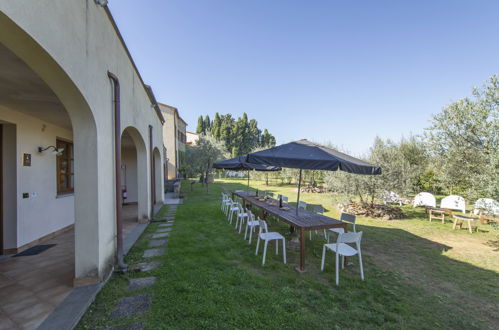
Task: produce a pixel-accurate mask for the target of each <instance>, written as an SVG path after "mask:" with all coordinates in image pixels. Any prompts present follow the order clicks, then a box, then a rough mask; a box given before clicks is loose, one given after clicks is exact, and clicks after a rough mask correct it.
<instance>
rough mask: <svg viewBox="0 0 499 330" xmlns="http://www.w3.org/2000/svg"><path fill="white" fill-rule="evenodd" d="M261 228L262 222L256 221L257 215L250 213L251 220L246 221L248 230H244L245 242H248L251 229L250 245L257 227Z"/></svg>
mask: <svg viewBox="0 0 499 330" xmlns="http://www.w3.org/2000/svg"><path fill="white" fill-rule="evenodd" d="M258 226H260V221H258V220H255V215H254V214H253V213H251V212H249V219H248V221H246V229H245V230H244V240H246V236H247V234H248V229H249V240H248V244H251V237H252V236H253V232H254V231H255V227H258Z"/></svg>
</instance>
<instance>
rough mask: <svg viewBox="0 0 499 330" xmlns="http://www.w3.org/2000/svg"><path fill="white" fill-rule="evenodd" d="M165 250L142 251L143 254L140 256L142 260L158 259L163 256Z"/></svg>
mask: <svg viewBox="0 0 499 330" xmlns="http://www.w3.org/2000/svg"><path fill="white" fill-rule="evenodd" d="M165 252H166V249H165V248H159V249H148V250H145V251H144V254H143V255H142V258H151V257H159V256H162V255H163V254H165Z"/></svg>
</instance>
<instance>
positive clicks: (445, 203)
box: [440, 195, 466, 213]
mask: <svg viewBox="0 0 499 330" xmlns="http://www.w3.org/2000/svg"><path fill="white" fill-rule="evenodd" d="M440 208H441V209H449V210H457V211H461V212H463V213H466V201H465V200H464V198H462V197H461V196H457V195H450V196H447V197H444V198H442V201H441V202H440Z"/></svg>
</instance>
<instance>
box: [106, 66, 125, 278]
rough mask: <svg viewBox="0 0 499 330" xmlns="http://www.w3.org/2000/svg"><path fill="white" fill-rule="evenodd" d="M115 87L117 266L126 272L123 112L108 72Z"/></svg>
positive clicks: (112, 77)
mask: <svg viewBox="0 0 499 330" xmlns="http://www.w3.org/2000/svg"><path fill="white" fill-rule="evenodd" d="M107 76H108V77H109V79H111V80H112V81H113V86H114V99H113V104H114V159H115V161H114V167H115V168H114V172H115V180H114V181H115V183H116V187H115V188H116V193H115V200H116V245H117V247H116V264H117V266H118V270H119V271H126V270H127V268H128V266H127V265H126V264H125V263H124V262H123V223H122V217H121V210H122V200H121V116H120V113H121V110H120V82H119V80H118V77H116V76H115V75H114V74H112V73H111V72H109V71H108V72H107Z"/></svg>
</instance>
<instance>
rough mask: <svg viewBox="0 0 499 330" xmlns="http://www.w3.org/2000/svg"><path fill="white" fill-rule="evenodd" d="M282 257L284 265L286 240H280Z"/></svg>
mask: <svg viewBox="0 0 499 330" xmlns="http://www.w3.org/2000/svg"><path fill="white" fill-rule="evenodd" d="M282 255H283V258H284V264H286V239H285V238H284V239H283V240H282Z"/></svg>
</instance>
